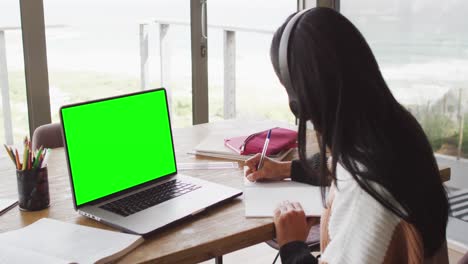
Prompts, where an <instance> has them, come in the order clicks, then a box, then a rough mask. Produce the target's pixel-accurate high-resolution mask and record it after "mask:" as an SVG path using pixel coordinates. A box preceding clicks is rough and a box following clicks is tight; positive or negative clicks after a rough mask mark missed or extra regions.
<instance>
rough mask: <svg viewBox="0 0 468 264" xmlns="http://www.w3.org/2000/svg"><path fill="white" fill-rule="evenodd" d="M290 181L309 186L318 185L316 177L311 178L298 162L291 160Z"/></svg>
mask: <svg viewBox="0 0 468 264" xmlns="http://www.w3.org/2000/svg"><path fill="white" fill-rule="evenodd" d="M291 180H293V181H297V182H302V183H306V184H310V185H319V179H318V175H317V177H313V176H312V175H310V174H309V173H307V171H306V170H305V168H304V166H303V165H302V164H301V161H300V160H293V161H292V162H291Z"/></svg>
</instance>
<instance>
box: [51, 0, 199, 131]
mask: <svg viewBox="0 0 468 264" xmlns="http://www.w3.org/2000/svg"><path fill="white" fill-rule="evenodd" d="M44 10H45V11H44V12H45V20H46V23H49V24H52V23H53V24H61V25H64V27H63V28H56V29H48V30H47V33H46V38H47V53H48V62H49V63H48V64H49V76H50V81H49V82H50V97H51V111H52V120H53V121H54V122H57V121H58V120H59V116H58V109H59V108H60V106H61V105H63V104H68V103H75V102H80V101H86V100H90V99H97V98H102V97H107V96H113V95H118V94H123V93H129V92H136V91H139V90H141V83H140V82H141V52H140V51H141V50H140V49H141V48H142V47H143V48H144V49H143V54H146V51H145V50H146V48H147V54H148V56H144V58H146V57H147V58H148V60H147V65H148V71H147V74H146V76H147V77H146V78H147V80H148V84H147V85H146V88H157V87H161V86H163V84H162V81H161V79H162V78H161V74H162V72H163V75H164V76H165V78H164V86H165V88H167V89H168V91H169V92H170V94H171V95H172V109H171V111H172V116H171V117H172V122H173V125H174V126H175V127H177V126H186V125H191V123H192V122H191V116H192V114H191V111H192V107H191V104H192V103H191V102H192V100H191V63H190V61H191V59H190V27H189V24H188V22H189V18H190V11H189V10H190V2H189V1H184V0H172V1H166V0H119V1H115V0H100V1H94V0H82V1H63V0H44ZM160 21H168V23H166V24H167V26H164V32H165V37H164V38H163V39H162V40H161V38H160V35H161V31H160V28H161V26H160V25H161V23H159V22H160ZM174 21H184V22H185V23H186V24H185V25H175V24H173V22H174ZM141 24H145V25H146V26H145V27H144V33H145V34H147V35H145V40H144V41H143V42H141V41H140V25H141ZM146 40H147V41H146ZM161 43H164V44H163V45H162V47H163V49H162V52H163V56H161V45H160V44H161ZM161 57H164V60H163V61H164V62H165V64H164V67H163V71H161Z"/></svg>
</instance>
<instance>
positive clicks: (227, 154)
mask: <svg viewBox="0 0 468 264" xmlns="http://www.w3.org/2000/svg"><path fill="white" fill-rule="evenodd" d="M231 134H233V133H232V132H231ZM239 134H242V132H237V133H234V135H232V136H236V135H239ZM228 137H231V135H226V134H225V133H213V134H210V135H209V136H208V137H206V138H205V139H204V140H203V141H202V142H201V143H200V144H198V146H196V147H195V149H194V150H193V151H192V152H189V154H195V155H200V156H207V157H214V158H222V159H231V160H240V161H245V160H247V159H249V158H250V157H252V156H253V155H240V154H238V153H236V152H234V151H233V150H232V149H230V148H229V147H226V146H225V145H224V139H225V138H228ZM291 150H292V149H288V150H285V151H282V152H280V153H278V154H277V155H273V156H269V157H270V158H272V159H275V160H283V159H284V158H285V157H286V156H287V155H288V154H289V153H290V152H291Z"/></svg>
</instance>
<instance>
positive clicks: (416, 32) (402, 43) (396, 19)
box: [341, 0, 468, 157]
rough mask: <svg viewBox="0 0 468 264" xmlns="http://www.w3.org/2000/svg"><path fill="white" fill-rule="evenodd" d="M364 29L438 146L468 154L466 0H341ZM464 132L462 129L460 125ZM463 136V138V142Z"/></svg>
mask: <svg viewBox="0 0 468 264" xmlns="http://www.w3.org/2000/svg"><path fill="white" fill-rule="evenodd" d="M341 10H342V12H343V14H344V15H345V16H347V17H348V18H349V19H350V20H351V21H352V22H353V23H354V24H355V25H356V26H357V27H358V28H359V29H360V30H361V32H362V33H363V34H364V36H365V37H366V39H367V41H368V42H369V44H370V45H371V48H372V50H373V51H374V54H375V56H376V58H377V61H378V62H379V65H380V67H381V70H382V72H383V75H384V77H385V79H386V81H387V83H388V85H389V86H390V89H391V90H392V92H393V94H394V95H395V96H396V98H397V99H398V100H399V101H400V102H401V103H402V104H403V105H405V106H406V107H407V108H408V109H410V111H411V112H412V113H413V114H414V115H415V116H416V118H417V119H418V120H419V121H420V123H421V125H422V126H423V128H424V130H425V132H426V134H427V136H428V137H429V140H430V142H431V144H432V147H433V149H434V151H436V152H438V153H443V154H447V155H453V156H457V155H458V148H459V147H460V149H461V153H460V154H461V156H462V157H467V156H468V137H463V138H460V135H463V134H465V133H468V127H467V126H466V125H465V126H464V127H465V128H464V129H462V126H461V124H463V123H465V121H464V119H465V118H464V116H465V112H466V111H465V110H466V107H465V106H466V105H467V103H468V93H467V92H468V91H467V90H466V88H467V83H468V79H467V78H468V77H467V76H468V68H467V67H465V66H466V65H467V63H468V48H467V47H468V46H467V43H468V42H467V41H468V37H467V35H466V34H465V31H466V28H468V20H467V19H466V10H468V3H467V2H466V1H458V0H456V1H449V2H441V1H404V0H394V1H369V0H353V1H341ZM461 130H463V131H462V133H460V131H461ZM460 142H461V144H459V143H460Z"/></svg>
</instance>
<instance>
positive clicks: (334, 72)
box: [271, 8, 449, 257]
mask: <svg viewBox="0 0 468 264" xmlns="http://www.w3.org/2000/svg"><path fill="white" fill-rule="evenodd" d="M290 18H291V17H289V18H288V19H287V21H286V22H285V24H283V25H282V26H281V27H280V28H279V29H278V30H277V31H276V33H275V35H274V37H273V41H272V45H271V60H272V63H273V66H274V68H275V71H276V74H277V75H278V77H279V78H280V81H281V82H282V83H283V84H284V81H282V80H281V77H280V76H281V75H280V72H279V65H278V49H279V43H280V39H281V35H282V33H283V30H284V28H285V25H286V24H287V22H288V21H289V19H290ZM382 34H385V32H382ZM288 64H289V72H290V76H291V82H292V86H293V87H291V88H292V89H289V90H290V91H289V97H290V98H298V99H297V100H298V102H297V106H298V107H297V108H298V109H292V110H293V112H295V114H296V117H297V118H298V119H299V128H298V130H299V131H298V133H299V136H298V137H299V138H298V140H299V157H300V160H301V161H302V162H303V164H304V166H306V167H307V159H306V156H307V153H306V150H305V145H306V122H307V121H311V122H312V123H313V125H314V128H315V129H316V130H317V131H318V132H319V134H320V136H318V140H319V143H320V144H319V145H320V152H321V155H322V158H321V160H322V162H321V163H322V164H321V173H320V180H321V182H322V183H326V182H328V181H329V180H330V177H331V179H332V180H335V182H336V173H335V171H336V166H337V162H339V163H340V164H341V165H342V166H343V167H344V168H345V169H346V170H347V171H348V172H349V173H350V174H351V175H352V177H353V178H354V179H355V180H356V182H357V183H358V184H359V186H360V187H361V188H362V189H364V190H365V191H366V192H367V193H369V194H370V195H371V196H372V197H374V198H375V199H376V200H377V201H378V202H380V203H381V204H382V205H383V206H384V207H386V208H387V209H388V210H390V211H392V212H393V213H394V214H395V215H397V216H399V217H401V218H402V219H404V220H406V221H407V222H409V223H410V224H413V225H414V226H415V227H416V228H417V230H418V231H419V233H420V234H421V236H422V239H423V243H424V252H425V256H426V257H429V256H432V255H434V253H435V252H436V251H437V249H439V248H440V246H441V245H442V243H443V242H444V241H445V229H446V225H447V218H448V210H449V209H448V200H447V195H446V192H445V189H444V187H443V185H442V182H441V179H440V175H439V170H438V167H437V164H436V161H435V158H434V155H433V151H432V148H431V146H430V144H429V141H428V140H427V137H426V135H425V134H424V132H423V130H422V128H421V126H420V125H419V123H418V122H417V121H416V119H415V118H414V117H413V116H412V115H411V114H410V113H409V112H408V111H407V110H406V109H405V108H404V107H403V106H401V105H400V104H399V103H398V102H397V101H396V99H395V98H394V97H393V95H392V93H391V92H390V90H389V88H388V86H387V84H386V83H385V81H384V79H383V77H382V74H381V72H380V69H379V66H378V65H377V62H376V60H375V58H374V55H373V54H372V51H371V49H370V47H369V46H368V44H367V42H366V41H365V39H364V37H363V36H362V35H361V33H360V32H359V30H358V29H357V28H356V27H354V26H353V24H352V23H351V22H350V21H349V20H348V19H346V18H345V17H344V16H342V15H341V14H339V13H338V12H336V11H334V10H332V9H328V8H315V9H312V10H310V11H308V12H307V13H305V14H304V15H302V17H301V18H300V20H299V21H298V22H297V24H296V26H295V29H293V31H292V32H291V35H290V39H289V46H288ZM291 93H295V94H291ZM327 147H328V148H330V149H331V155H332V157H333V162H332V166H331V175H330V173H327V172H326V164H325V162H326V158H325V153H326V148H327ZM373 183H378V184H379V185H381V186H383V187H384V188H385V189H386V190H387V191H388V192H389V193H390V194H391V195H392V196H393V197H394V199H395V200H396V201H397V202H398V204H394V203H392V202H391V201H390V200H389V199H388V197H387V196H385V195H384V194H383V193H382V192H381V191H379V190H378V187H376V185H375V184H373ZM337 187H338V188H339V186H337ZM322 188H324V187H322ZM323 192H324V191H323V190H322V193H323Z"/></svg>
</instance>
